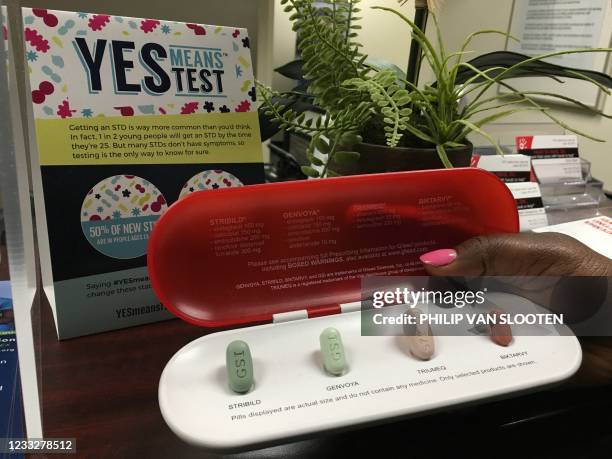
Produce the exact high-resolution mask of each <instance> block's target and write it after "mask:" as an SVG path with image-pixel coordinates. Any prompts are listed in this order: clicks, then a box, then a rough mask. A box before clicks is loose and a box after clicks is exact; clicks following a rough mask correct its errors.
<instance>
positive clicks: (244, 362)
mask: <svg viewBox="0 0 612 459" xmlns="http://www.w3.org/2000/svg"><path fill="white" fill-rule="evenodd" d="M225 360H226V367H227V379H228V382H229V386H230V389H232V390H233V391H234V392H237V393H239V394H244V393H246V392H248V391H249V390H250V389H251V387H253V359H252V358H251V350H250V349H249V345H248V344H247V343H245V342H244V341H240V340H238V341H232V342H231V343H229V345H228V346H227V350H226V351H225Z"/></svg>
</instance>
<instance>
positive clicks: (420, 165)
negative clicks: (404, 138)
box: [331, 143, 473, 175]
mask: <svg viewBox="0 0 612 459" xmlns="http://www.w3.org/2000/svg"><path fill="white" fill-rule="evenodd" d="M352 150H353V151H356V152H359V154H360V156H359V159H358V160H357V161H355V162H353V163H351V164H334V166H333V167H332V168H331V169H333V170H334V171H335V172H337V173H339V174H341V175H362V174H376V173H380V172H399V171H417V170H425V169H444V164H442V161H441V160H440V157H439V156H438V152H437V151H436V149H435V148H405V147H397V148H391V147H387V146H384V145H375V144H371V143H360V144H357V145H355V146H354V147H353V148H352ZM472 150H473V145H472V144H471V143H468V144H467V145H466V146H465V147H460V148H449V149H447V150H446V154H447V155H448V159H449V160H450V162H451V164H452V165H453V166H454V167H468V166H469V165H470V160H471V158H472Z"/></svg>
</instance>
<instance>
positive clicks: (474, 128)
mask: <svg viewBox="0 0 612 459" xmlns="http://www.w3.org/2000/svg"><path fill="white" fill-rule="evenodd" d="M456 122H457V123H459V124H462V125H464V126H465V127H467V128H469V129H470V130H471V131H474V132H477V133H478V134H480V135H481V136H483V137H484V138H485V139H487V140H488V141H489V142H491V145H493V146H494V147H495V150H496V151H497V153H498V154H500V155H502V156H503V155H504V152H503V150H502V149H501V147H500V146H499V143H497V141H496V140H495V139H493V137H491V136H490V135H489V134H488V133H486V132H485V131H483V130H482V129H480V128H479V127H478V126H476V125H475V124H474V123H471V122H469V121H467V120H457V121H456Z"/></svg>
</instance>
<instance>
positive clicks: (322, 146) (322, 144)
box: [315, 137, 330, 155]
mask: <svg viewBox="0 0 612 459" xmlns="http://www.w3.org/2000/svg"><path fill="white" fill-rule="evenodd" d="M315 147H317V150H319V151H320V152H321V153H323V154H325V155H326V154H328V153H329V151H330V147H329V144H328V143H327V142H326V141H325V140H324V139H322V138H321V137H317V139H316V140H315Z"/></svg>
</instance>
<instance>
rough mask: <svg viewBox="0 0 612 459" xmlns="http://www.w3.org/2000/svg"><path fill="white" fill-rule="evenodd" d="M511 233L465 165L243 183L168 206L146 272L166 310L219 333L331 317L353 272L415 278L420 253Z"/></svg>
mask: <svg viewBox="0 0 612 459" xmlns="http://www.w3.org/2000/svg"><path fill="white" fill-rule="evenodd" d="M517 231H518V215H517V210H516V205H515V203H514V198H513V197H512V195H511V193H510V191H509V190H508V188H507V187H506V186H505V185H504V184H503V183H502V182H501V181H499V180H498V179H497V178H496V177H495V176H494V175H492V174H490V173H489V172H486V171H483V170H480V169H475V168H465V169H451V170H433V171H418V172H400V173H389V174H376V175H362V176H351V177H340V178H330V179H325V180H307V181H296V182H285V183H275V184H265V185H253V186H247V187H242V188H228V189H220V190H213V191H210V192H208V191H204V192H198V193H194V194H192V195H190V196H188V197H186V198H184V199H182V200H180V201H178V202H176V203H175V204H173V205H172V206H171V207H170V208H169V209H168V210H167V211H166V213H165V214H164V215H163V216H162V217H161V218H160V219H159V220H158V221H157V223H156V224H155V229H154V231H153V233H152V235H151V239H150V241H149V246H148V267H149V275H150V278H151V283H152V286H153V289H154V290H155V293H156V294H157V296H158V297H159V299H160V300H161V302H162V303H163V304H164V306H165V307H166V308H168V309H169V310H170V311H171V312H172V313H174V314H175V315H177V316H178V317H180V318H181V319H183V320H186V321H187V322H190V323H193V324H196V325H201V326H205V327H221V326H228V325H238V324H245V323H254V322H268V321H271V320H272V318H273V316H274V314H278V313H284V312H288V311H295V310H301V309H307V311H308V314H309V315H311V316H317V315H323V314H327V313H330V312H334V310H335V308H336V309H337V307H336V305H338V304H341V303H346V302H351V301H357V300H360V298H361V296H360V288H361V283H360V280H361V278H362V277H363V276H365V275H379V276H384V275H396V276H402V275H415V274H420V275H424V274H425V273H424V271H423V270H422V265H421V263H420V262H419V260H418V257H419V255H420V254H422V253H424V252H427V251H430V250H435V249H438V248H450V247H454V246H455V245H457V244H458V243H460V242H462V241H464V240H466V239H468V238H470V237H472V236H476V235H481V234H491V233H513V232H517Z"/></svg>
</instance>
